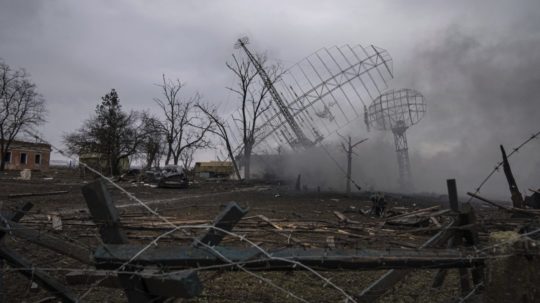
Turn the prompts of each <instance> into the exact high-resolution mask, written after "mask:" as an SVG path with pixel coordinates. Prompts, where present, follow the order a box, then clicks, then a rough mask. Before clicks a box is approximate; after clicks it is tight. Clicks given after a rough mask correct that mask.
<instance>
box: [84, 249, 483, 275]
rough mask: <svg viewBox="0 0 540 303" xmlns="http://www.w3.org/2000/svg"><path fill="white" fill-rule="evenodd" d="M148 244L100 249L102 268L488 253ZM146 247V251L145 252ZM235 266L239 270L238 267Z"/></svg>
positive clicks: (272, 265) (283, 265)
mask: <svg viewBox="0 0 540 303" xmlns="http://www.w3.org/2000/svg"><path fill="white" fill-rule="evenodd" d="M144 248H145V246H144V245H127V244H124V245H114V244H111V245H103V246H100V247H98V248H97V250H96V252H95V253H94V259H95V261H96V268H99V269H114V268H116V267H118V266H119V265H120V264H123V263H124V262H126V261H128V260H131V259H132V257H133V256H134V255H137V258H136V259H135V260H132V264H137V265H142V266H144V265H157V266H176V267H179V268H199V267H204V266H214V265H224V264H227V262H226V261H224V260H230V261H231V262H233V263H242V264H243V263H245V264H243V265H242V267H243V268H250V269H254V270H257V269H258V270H286V269H291V268H296V269H302V268H298V266H293V264H291V263H290V262H286V261H284V259H288V260H291V261H296V262H300V263H302V264H304V265H306V266H310V267H313V268H318V269H326V270H336V269H351V270H353V269H359V270H361V269H365V270H369V269H388V268H398V267H399V268H418V267H423V268H454V267H456V268H458V267H470V266H474V265H475V264H482V263H483V262H484V259H485V258H486V257H485V256H478V255H476V254H475V252H474V251H473V250H448V249H421V250H411V249H390V250H370V249H363V250H353V249H341V250H338V249H336V250H326V249H323V248H311V249H303V248H285V249H276V250H269V251H268V254H269V255H270V256H272V258H268V257H267V256H266V255H265V254H262V253H261V251H260V250H259V249H257V248H253V247H251V248H234V247H223V246H216V247H214V248H213V249H212V250H209V249H207V248H204V247H193V246H168V247H159V248H156V247H151V248H147V249H146V250H144ZM141 251H142V253H141ZM233 269H234V268H233Z"/></svg>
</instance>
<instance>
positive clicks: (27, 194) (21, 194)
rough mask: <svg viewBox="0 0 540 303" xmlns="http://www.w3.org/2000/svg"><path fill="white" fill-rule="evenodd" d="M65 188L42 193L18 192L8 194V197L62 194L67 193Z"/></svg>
mask: <svg viewBox="0 0 540 303" xmlns="http://www.w3.org/2000/svg"><path fill="white" fill-rule="evenodd" d="M67 193H69V191H67V190H58V191H49V192H44V193H20V194H9V195H7V197H8V198H10V199H11V198H23V197H40V196H54V195H63V194H67Z"/></svg>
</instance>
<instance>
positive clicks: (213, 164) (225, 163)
mask: <svg viewBox="0 0 540 303" xmlns="http://www.w3.org/2000/svg"><path fill="white" fill-rule="evenodd" d="M195 166H201V167H206V166H208V167H216V166H232V162H230V161H208V162H197V163H195Z"/></svg>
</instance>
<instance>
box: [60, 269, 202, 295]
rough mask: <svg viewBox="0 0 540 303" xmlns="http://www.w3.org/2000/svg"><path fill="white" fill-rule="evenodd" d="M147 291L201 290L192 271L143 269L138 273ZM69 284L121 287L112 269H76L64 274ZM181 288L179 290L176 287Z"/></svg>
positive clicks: (196, 293) (197, 293)
mask: <svg viewBox="0 0 540 303" xmlns="http://www.w3.org/2000/svg"><path fill="white" fill-rule="evenodd" d="M140 276H141V277H142V278H143V280H144V283H145V285H146V288H147V290H148V292H149V293H153V294H156V295H158V294H159V295H161V296H169V297H175V296H177V295H178V293H179V292H182V293H183V294H184V297H189V298H191V297H195V296H197V295H199V294H200V293H201V292H202V287H201V285H202V284H201V283H200V281H199V278H198V276H197V275H196V274H195V273H194V272H193V271H176V272H174V273H172V274H167V273H160V272H159V271H158V270H155V269H154V270H143V271H141V273H140ZM65 279H66V282H67V283H68V284H69V285H89V284H95V285H97V286H101V287H109V288H122V285H121V284H120V283H119V281H118V278H117V277H116V273H115V272H112V271H105V270H99V271H92V272H88V271H83V270H77V271H72V272H69V273H68V274H66V276H65ZM96 283H97V284H96ZM179 287H180V288H182V289H181V290H179V289H178V288H179Z"/></svg>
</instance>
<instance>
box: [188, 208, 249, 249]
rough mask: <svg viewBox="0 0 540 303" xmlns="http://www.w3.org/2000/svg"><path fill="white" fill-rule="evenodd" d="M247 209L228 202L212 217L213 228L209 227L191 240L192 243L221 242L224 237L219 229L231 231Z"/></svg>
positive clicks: (212, 244) (212, 243)
mask: <svg viewBox="0 0 540 303" xmlns="http://www.w3.org/2000/svg"><path fill="white" fill-rule="evenodd" d="M247 212H248V211H247V210H244V209H242V208H241V207H240V206H239V205H238V204H236V202H230V203H229V204H227V207H225V209H224V210H223V211H222V212H221V213H220V214H219V215H218V216H217V217H216V218H215V219H214V223H213V224H212V226H213V227H216V228H218V229H215V228H210V229H209V230H208V231H206V233H205V234H204V235H202V236H201V237H200V238H198V239H195V240H194V241H193V245H199V244H200V243H203V244H206V245H209V246H215V245H218V244H219V243H221V240H223V238H224V237H225V235H226V234H225V233H224V232H222V231H220V230H219V229H222V230H226V231H231V230H232V229H233V227H234V226H235V225H236V224H237V223H238V222H239V221H240V220H241V219H242V217H244V215H245V214H246V213H247Z"/></svg>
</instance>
